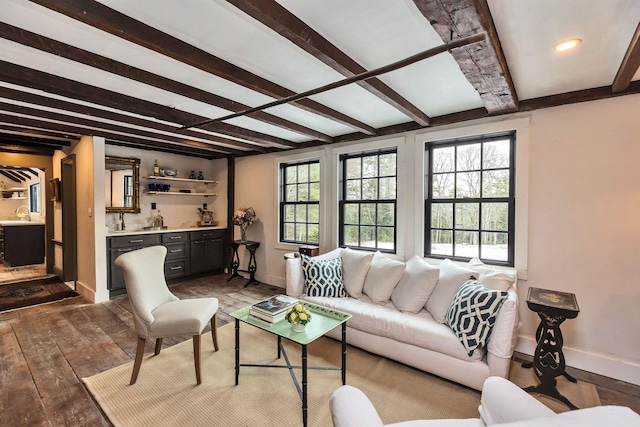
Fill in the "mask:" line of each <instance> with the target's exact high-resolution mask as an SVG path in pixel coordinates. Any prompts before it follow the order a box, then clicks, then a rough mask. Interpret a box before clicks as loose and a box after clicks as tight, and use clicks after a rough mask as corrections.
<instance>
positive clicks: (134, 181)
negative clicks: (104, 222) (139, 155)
mask: <svg viewBox="0 0 640 427" xmlns="http://www.w3.org/2000/svg"><path fill="white" fill-rule="evenodd" d="M104 200H105V204H106V207H107V212H129V213H140V159H125V158H122V157H109V156H107V157H105V170H104Z"/></svg>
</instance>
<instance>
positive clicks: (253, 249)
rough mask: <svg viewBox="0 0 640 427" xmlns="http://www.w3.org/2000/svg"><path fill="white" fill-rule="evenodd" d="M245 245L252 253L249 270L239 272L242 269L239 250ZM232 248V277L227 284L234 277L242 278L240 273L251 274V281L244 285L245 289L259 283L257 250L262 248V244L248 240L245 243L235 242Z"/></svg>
mask: <svg viewBox="0 0 640 427" xmlns="http://www.w3.org/2000/svg"><path fill="white" fill-rule="evenodd" d="M241 245H244V246H246V248H247V250H248V251H249V253H250V256H249V269H248V270H239V269H238V267H240V257H239V256H238V248H239V247H240V246H241ZM231 247H232V248H233V257H232V259H231V277H229V279H227V282H228V281H229V280H231V279H233V278H234V277H241V276H240V275H239V274H238V271H243V272H245V273H249V281H248V282H247V283H246V284H245V285H244V286H245V287H247V286H249V285H250V284H251V283H258V281H257V280H256V270H257V265H256V250H257V249H258V247H260V242H252V241H250V240H247V241H246V242H243V241H242V240H234V241H233V242H231Z"/></svg>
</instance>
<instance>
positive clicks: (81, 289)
mask: <svg viewBox="0 0 640 427" xmlns="http://www.w3.org/2000/svg"><path fill="white" fill-rule="evenodd" d="M76 292H77V293H79V294H80V295H82V296H83V297H85V298H86V299H88V300H89V301H91V302H93V303H94V304H97V303H99V302H105V301H109V291H108V290H106V289H105V291H104V292H103V293H96V291H95V290H93V289H91V288H90V287H88V286H87V285H86V284H84V283H82V282H81V281H80V280H76Z"/></svg>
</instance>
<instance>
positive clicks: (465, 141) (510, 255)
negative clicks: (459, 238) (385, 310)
mask: <svg viewBox="0 0 640 427" xmlns="http://www.w3.org/2000/svg"><path fill="white" fill-rule="evenodd" d="M504 139H509V143H510V150H509V167H508V170H509V195H508V196H505V197H483V196H482V179H480V185H481V188H480V197H476V198H471V197H455V196H454V197H453V198H438V199H436V198H434V197H433V186H432V185H431V182H432V179H433V163H432V162H433V156H432V150H433V149H436V148H445V147H461V146H465V145H471V144H478V143H481V144H484V143H490V142H492V141H496V140H504ZM481 147H484V145H481ZM455 152H456V153H457V150H456V151H455ZM482 152H483V150H482V149H481V153H482ZM425 166H426V167H425V169H426V173H425V189H426V193H427V194H426V197H425V202H424V215H425V223H424V256H425V257H429V258H436V259H445V258H449V259H451V260H454V261H469V260H470V259H471V258H470V257H466V256H459V255H456V250H455V247H456V245H455V234H456V231H465V232H475V231H477V233H478V258H479V259H480V260H481V261H483V262H484V263H486V264H492V265H499V266H508V267H513V266H514V265H515V245H516V240H515V220H516V212H515V208H516V198H515V190H516V132H515V131H510V132H500V133H494V134H487V135H479V136H473V137H465V138H457V139H451V140H446V141H436V142H429V143H427V144H426V145H425ZM498 169H507V168H498ZM485 170H496V169H486V168H484V167H483V164H482V154H481V160H480V169H477V170H472V171H466V170H465V171H464V172H478V171H479V172H480V173H481V174H482V172H483V171H485ZM464 172H463V173H464ZM458 173H461V172H459V171H458V166H457V157H456V158H454V176H455V178H454V179H457V174H458ZM453 187H454V188H456V184H455V182H454V185H453ZM434 203H444V204H446V203H448V204H452V205H453V212H452V214H453V219H452V226H451V228H441V230H450V231H452V238H453V240H452V254H451V255H442V254H433V253H431V252H432V251H431V243H432V242H431V232H432V230H433V229H434V228H432V226H431V222H432V218H431V214H432V210H431V209H430V207H431V205H432V204H434ZM456 203H478V205H479V215H480V216H479V218H480V219H479V224H478V230H475V229H474V230H471V229H463V228H461V227H457V226H456V218H455V214H456V209H455V204H456ZM483 203H507V204H508V210H509V211H508V215H507V216H508V219H507V224H508V225H507V231H506V234H507V239H508V243H507V260H506V261H503V260H495V259H492V258H486V257H483V254H482V246H483V245H482V233H483V232H497V231H496V230H485V229H483V226H482V204H483ZM498 232H502V231H498Z"/></svg>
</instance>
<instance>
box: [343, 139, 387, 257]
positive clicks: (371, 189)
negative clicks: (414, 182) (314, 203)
mask: <svg viewBox="0 0 640 427" xmlns="http://www.w3.org/2000/svg"><path fill="white" fill-rule="evenodd" d="M340 172H341V191H340V193H341V195H340V203H339V209H340V211H339V212H340V214H339V216H340V231H339V242H340V246H348V247H351V248H358V249H369V250H376V249H377V250H380V251H382V252H390V253H395V252H396V185H397V177H396V175H397V150H396V149H393V150H385V151H378V152H375V153H360V154H343V155H341V156H340Z"/></svg>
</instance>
